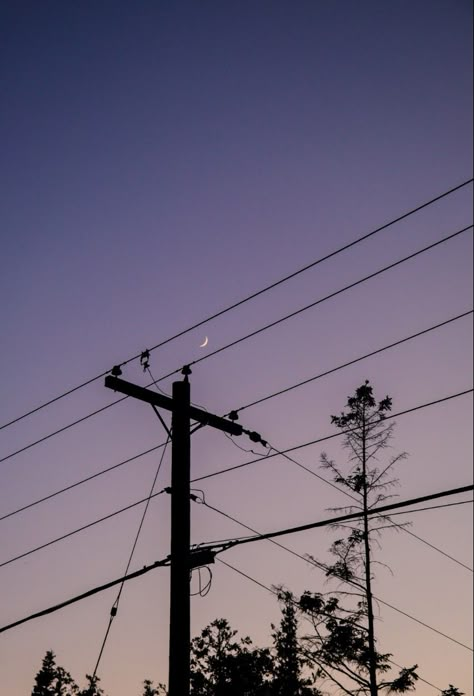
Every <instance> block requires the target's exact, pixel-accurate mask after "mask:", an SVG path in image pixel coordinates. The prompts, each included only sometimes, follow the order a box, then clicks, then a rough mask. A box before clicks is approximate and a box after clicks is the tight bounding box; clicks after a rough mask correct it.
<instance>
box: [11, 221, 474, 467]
mask: <svg viewBox="0 0 474 696" xmlns="http://www.w3.org/2000/svg"><path fill="white" fill-rule="evenodd" d="M472 227H473V225H468V226H467V227H464V228H462V229H460V230H458V231H457V232H453V233H452V234H450V235H447V236H446V237H443V238H442V239H439V240H438V241H437V242H434V243H433V244H429V245H428V246H426V247H423V249H419V250H418V251H415V252H414V253H412V254H409V255H408V256H405V257H404V258H402V259H399V260H398V261H395V262H394V263H391V264H389V265H388V266H385V267H384V268H381V269H379V270H378V271H375V272H374V273H370V274H369V275H367V276H364V277H363V278H361V279H359V280H357V281H355V282H354V283H350V284H349V285H346V286H345V287H343V288H341V289H339V290H336V291H335V292H332V293H330V294H329V295H326V296H325V297H322V298H320V299H319V300H316V301H315V302H311V303H310V304H308V305H306V306H305V307H301V308H300V309H297V310H295V311H294V312H291V313H290V314H287V315H285V316H284V317H281V318H280V319H277V320H276V321H273V322H271V323H270V324H266V325H265V326H263V327H260V328H259V329H256V330H255V331H252V332H251V333H249V334H246V335H245V336H242V337H241V338H238V339H236V340H235V341H231V342H230V343H227V344H226V345H224V346H221V347H220V348H217V349H216V350H214V351H212V352H211V353H207V354H206V355H203V356H202V357H201V358H197V359H196V360H193V361H192V362H190V363H189V365H190V366H191V365H197V364H198V363H201V362H203V361H204V360H208V359H209V358H212V357H214V356H215V355H218V354H219V353H222V352H223V351H225V350H228V349H229V348H232V347H234V346H236V345H238V344H240V343H242V342H244V341H247V340H248V339H249V338H253V337H254V336H257V335H258V334H261V333H263V332H264V331H267V330H268V329H271V328H273V327H274V326H277V325H278V324H281V323H282V322H284V321H287V320H288V319H291V318H293V317H295V316H297V315H299V314H301V313H302V312H306V311H307V310H308V309H312V308H313V307H316V306H317V305H319V304H321V303H323V302H326V301H327V300H329V299H332V298H333V297H336V296H337V295H340V294H342V293H343V292H346V291H347V290H351V289H352V288H354V287H356V286H358V285H360V284H361V283H365V282H366V281H368V280H370V279H372V278H375V277H376V276H379V275H380V274H382V273H385V272H386V271H388V270H391V269H392V268H395V267H396V266H399V265H400V264H402V263H405V262H406V261H409V260H411V259H413V258H415V257H416V256H419V255H420V254H423V253H425V252H426V251H430V250H431V249H434V248H435V247H437V246H439V245H440V244H444V243H446V242H448V241H450V240H451V239H454V238H455V237H457V236H458V235H460V234H463V233H464V232H467V230H470V229H471V228H472ZM150 350H151V349H150ZM180 371H181V367H180V368H177V369H176V370H173V371H172V372H169V373H168V374H166V375H163V376H162V377H160V378H159V379H158V380H154V381H153V382H152V383H151V384H149V385H148V386H149V387H150V386H153V385H155V386H156V384H157V382H161V381H163V380H165V379H168V378H169V377H172V376H173V375H175V374H177V373H178V372H180ZM125 399H128V396H122V397H120V398H119V399H116V400H115V401H112V402H111V403H110V404H107V405H106V406H103V407H102V408H100V409H97V410H96V411H93V412H92V413H89V414H87V415H85V416H83V417H82V418H79V419H78V420H76V421H73V422H72V423H69V425H65V426H63V427H62V428H59V429H58V430H55V431H54V432H52V433H49V434H48V435H45V436H43V437H42V438H40V439H39V440H35V441H34V442H30V443H29V444H28V445H25V446H24V447H21V448H20V449H18V450H16V451H14V452H10V454H7V455H6V456H5V457H2V458H1V459H0V463H2V462H5V461H7V460H8V459H11V458H12V457H15V456H16V455H17V454H20V453H21V452H25V451H26V450H29V449H31V448H32V447H35V446H36V445H39V444H40V443H42V442H44V441H45V440H48V439H49V438H51V437H54V436H55V435H58V434H59V433H62V432H64V431H65V430H68V429H69V428H72V427H74V426H75V425H77V424H78V423H83V422H84V421H85V420H87V419H88V418H92V416H95V415H97V414H98V413H101V412H102V411H105V410H106V409H108V408H112V406H115V405H116V404H118V403H120V402H122V401H124V400H125Z"/></svg>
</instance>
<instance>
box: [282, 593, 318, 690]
mask: <svg viewBox="0 0 474 696" xmlns="http://www.w3.org/2000/svg"><path fill="white" fill-rule="evenodd" d="M279 600H280V602H281V605H282V606H281V612H282V618H281V621H280V626H279V628H278V629H277V628H276V627H275V626H273V625H272V629H273V634H272V635H273V645H274V653H275V658H274V664H273V681H272V691H271V693H272V696H288V694H292V695H294V696H311V695H313V696H317V694H318V693H319V692H318V691H317V690H315V689H312V688H310V684H311V681H310V680H309V679H305V678H304V677H303V676H302V670H303V667H304V665H305V662H306V661H305V660H304V658H302V656H301V650H300V645H299V641H298V618H297V613H296V602H295V599H294V597H293V595H292V594H291V592H285V591H282V590H280V591H279Z"/></svg>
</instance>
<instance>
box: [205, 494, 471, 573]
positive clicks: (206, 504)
mask: <svg viewBox="0 0 474 696" xmlns="http://www.w3.org/2000/svg"><path fill="white" fill-rule="evenodd" d="M339 490H340V491H341V492H345V491H344V489H342V488H341V489H339ZM473 502H474V500H461V501H458V502H456V503H444V504H443V505H432V506H430V507H423V508H418V509H415V510H403V511H401V512H392V513H391V514H390V517H393V516H395V515H411V514H413V513H416V512H425V511H429V510H439V509H441V508H447V507H457V506H459V505H466V504H468V503H473ZM200 503H201V504H202V505H204V506H205V507H208V508H210V509H211V510H214V511H215V512H217V513H219V515H222V516H223V517H227V518H228V519H229V520H232V522H236V523H237V524H239V525H240V526H241V527H245V529H248V530H249V531H251V532H254V534H259V533H260V532H257V531H256V530H255V529H252V527H249V526H248V525H247V524H244V523H243V522H241V521H240V520H238V519H236V518H235V517H232V515H229V514H227V513H226V512H223V510H219V509H218V508H216V507H213V506H212V505H209V504H208V503H207V502H206V501H205V499H203V500H202V501H200ZM388 519H389V518H388ZM393 526H394V527H399V528H400V529H405V528H404V527H401V526H400V525H397V524H394V525H393ZM413 536H415V538H417V539H418V540H419V541H422V542H423V543H425V544H426V545H427V546H430V547H431V548H432V549H434V550H435V551H438V552H439V553H441V554H443V556H447V557H448V558H449V559H450V560H452V561H454V562H455V563H458V564H459V565H461V566H463V568H466V569H467V570H469V571H471V573H472V572H473V569H472V568H470V567H469V566H468V565H466V564H465V563H462V562H461V561H458V560H457V559H456V558H453V556H449V555H448V554H447V553H445V552H444V551H442V550H441V549H439V548H438V547H436V546H434V545H433V544H431V543H430V542H428V541H426V540H425V539H422V538H421V537H418V536H416V534H414V535H413ZM243 538H247V539H248V538H251V537H243ZM227 541H232V539H220V540H218V542H214V543H224V542H227ZM268 541H271V542H272V543H273V544H275V546H279V547H280V548H282V549H284V550H285V551H288V553H291V554H292V555H293V556H296V557H298V558H301V560H304V561H306V562H309V563H314V564H315V565H316V566H317V567H318V568H320V569H321V570H324V571H326V570H327V566H325V565H324V564H323V563H319V562H318V561H315V560H314V559H312V560H308V558H305V557H304V556H302V555H301V554H299V553H296V551H292V550H291V549H289V548H288V547H286V546H283V544H280V543H279V542H277V541H275V540H274V539H268Z"/></svg>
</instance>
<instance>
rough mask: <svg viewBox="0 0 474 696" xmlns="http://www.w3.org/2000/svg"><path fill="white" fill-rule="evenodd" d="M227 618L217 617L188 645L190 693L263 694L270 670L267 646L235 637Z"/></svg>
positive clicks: (198, 695)
mask: <svg viewBox="0 0 474 696" xmlns="http://www.w3.org/2000/svg"><path fill="white" fill-rule="evenodd" d="M236 635H237V631H234V630H232V629H231V627H230V625H229V622H228V621H227V620H226V619H216V620H215V621H213V622H212V623H211V624H210V625H209V626H206V628H204V629H203V631H202V632H201V635H200V636H198V637H197V638H194V639H193V641H192V647H191V694H192V696H244V694H245V696H264V694H267V693H268V682H269V679H270V677H271V672H272V660H271V657H270V652H269V650H267V649H261V648H255V647H254V646H253V644H252V641H251V639H250V638H248V637H246V638H241V639H240V640H238V639H236Z"/></svg>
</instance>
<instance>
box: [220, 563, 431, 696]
mask: <svg viewBox="0 0 474 696" xmlns="http://www.w3.org/2000/svg"><path fill="white" fill-rule="evenodd" d="M217 560H218V561H219V563H222V565H224V566H227V568H230V570H233V571H234V572H235V573H237V574H238V575H241V576H242V577H243V578H246V580H250V582H253V583H254V585H258V587H261V588H262V589H263V590H267V592H270V594H272V595H274V596H275V597H277V598H278V592H277V590H274V589H272V588H271V587H268V585H265V584H264V583H263V582H260V580H256V579H255V578H253V577H252V576H251V575H248V574H247V573H244V571H243V570H240V569H239V568H236V567H235V566H233V565H231V564H230V563H227V561H223V560H222V558H218V559H217ZM296 604H297V603H296ZM306 618H307V617H306ZM307 621H309V622H310V623H311V621H310V620H309V619H308V618H307ZM389 661H390V662H391V663H392V664H393V665H394V666H395V667H398V668H399V669H402V667H401V666H400V665H398V664H397V663H396V662H394V661H393V660H389ZM418 679H419V681H422V682H424V683H425V684H427V685H428V686H432V687H433V689H436V690H437V691H440V692H441V691H442V689H440V688H439V687H438V686H435V685H434V684H432V683H431V682H429V681H426V679H423V677H420V675H419V674H418Z"/></svg>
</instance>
